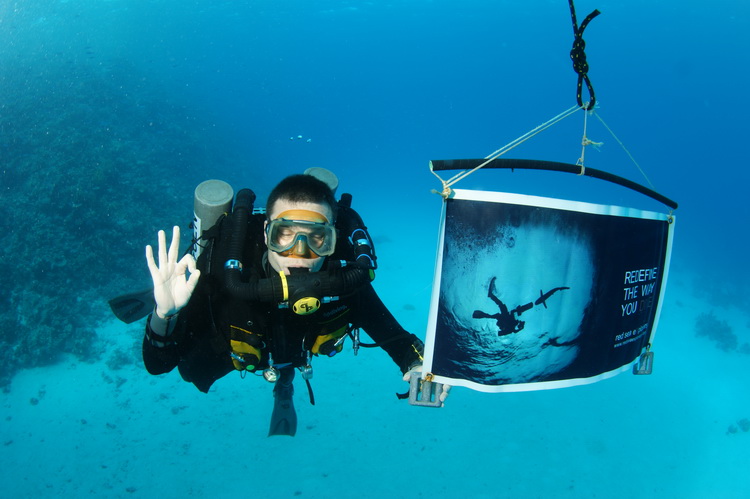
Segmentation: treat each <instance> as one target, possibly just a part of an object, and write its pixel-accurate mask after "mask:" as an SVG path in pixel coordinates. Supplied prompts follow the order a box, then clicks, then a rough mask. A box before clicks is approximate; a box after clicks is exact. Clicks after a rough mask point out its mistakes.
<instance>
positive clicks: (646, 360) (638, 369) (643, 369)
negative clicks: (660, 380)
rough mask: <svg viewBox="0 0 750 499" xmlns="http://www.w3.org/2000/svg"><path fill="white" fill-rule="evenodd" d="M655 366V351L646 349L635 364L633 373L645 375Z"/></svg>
mask: <svg viewBox="0 0 750 499" xmlns="http://www.w3.org/2000/svg"><path fill="white" fill-rule="evenodd" d="M653 367H654V352H650V351H648V350H647V351H646V352H645V353H643V354H642V355H641V357H640V358H639V359H638V362H637V363H636V364H634V365H633V374H638V375H644V374H651V371H652V370H653Z"/></svg>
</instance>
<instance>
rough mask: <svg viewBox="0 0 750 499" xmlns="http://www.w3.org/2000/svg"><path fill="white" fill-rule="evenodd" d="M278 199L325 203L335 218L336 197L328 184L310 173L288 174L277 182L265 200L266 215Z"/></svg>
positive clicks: (268, 214) (268, 215)
mask: <svg viewBox="0 0 750 499" xmlns="http://www.w3.org/2000/svg"><path fill="white" fill-rule="evenodd" d="M279 199H284V200H285V201H291V202H292V203H318V204H327V205H328V206H329V207H330V208H331V213H332V214H333V220H330V222H331V223H333V222H334V220H336V208H337V207H338V205H337V203H336V198H335V197H334V195H333V191H331V188H330V187H328V185H327V184H326V183H325V182H323V181H321V180H318V179H317V178H315V177H313V176H312V175H302V174H297V175H290V176H288V177H286V178H285V179H284V180H282V181H281V182H279V183H278V185H277V186H276V187H274V188H273V190H272V191H271V194H269V195H268V201H267V202H266V216H267V217H270V216H271V211H272V209H273V205H274V204H276V201H278V200H279Z"/></svg>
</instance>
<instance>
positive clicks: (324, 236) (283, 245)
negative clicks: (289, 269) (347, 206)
mask: <svg viewBox="0 0 750 499" xmlns="http://www.w3.org/2000/svg"><path fill="white" fill-rule="evenodd" d="M267 234H268V248H269V249H271V250H272V251H275V252H276V253H284V252H287V251H289V250H292V249H294V248H295V246H297V245H300V244H303V243H304V245H305V246H306V247H307V248H309V249H310V250H311V251H312V252H313V253H315V255H317V256H328V255H330V254H332V253H333V250H334V249H335V247H336V229H335V228H334V227H333V226H331V225H328V224H325V223H319V222H308V221H305V220H286V219H276V220H272V221H271V222H270V223H269V224H268V229H267ZM312 258H315V257H312Z"/></svg>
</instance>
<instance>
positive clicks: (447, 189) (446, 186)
mask: <svg viewBox="0 0 750 499" xmlns="http://www.w3.org/2000/svg"><path fill="white" fill-rule="evenodd" d="M580 109H582V107H581V106H573V107H571V108H570V109H567V110H565V111H563V112H562V113H560V114H558V115H557V116H555V117H554V118H552V119H550V120H548V121H546V122H544V123H542V124H541V125H539V126H538V127H536V128H534V129H533V130H530V131H528V132H526V133H525V134H523V135H521V136H520V137H518V138H517V139H515V140H513V141H511V142H509V143H508V144H506V145H504V146H503V147H501V148H500V149H497V150H496V151H494V152H493V153H491V154H490V155H489V156H485V158H484V159H485V160H486V161H485V162H483V163H482V164H480V165H479V166H477V167H475V168H472V169H471V170H464V171H462V172H460V173H457V174H456V175H454V176H452V177H451V178H449V179H448V180H443V179H442V178H441V177H440V175H438V174H437V173H435V172H434V171H433V170H432V169H430V171H431V172H432V174H433V175H435V176H436V177H437V178H438V180H440V182H441V183H442V184H443V190H442V191H441V192H438V191H436V190H433V191H432V192H434V193H436V194H440V195H441V196H443V198H444V199H448V198H449V197H450V195H451V193H452V192H453V190H452V189H451V186H452V185H454V184H455V183H457V182H458V181H460V180H463V179H464V178H466V177H468V176H469V175H471V174H472V173H474V172H475V171H477V170H479V169H480V168H482V167H483V166H485V165H486V164H487V163H489V162H490V161H492V160H493V159H495V158H499V157H500V156H502V155H503V154H505V153H506V152H508V151H510V150H511V149H513V148H515V147H517V146H519V145H521V144H523V143H524V142H526V141H527V140H529V139H530V138H532V137H534V136H535V135H537V134H539V133H541V132H543V131H544V130H546V129H547V128H549V127H551V126H552V125H555V124H557V123H559V122H560V121H562V120H564V119H565V118H567V117H568V116H570V115H572V114H574V113H575V112H577V111H578V110H580Z"/></svg>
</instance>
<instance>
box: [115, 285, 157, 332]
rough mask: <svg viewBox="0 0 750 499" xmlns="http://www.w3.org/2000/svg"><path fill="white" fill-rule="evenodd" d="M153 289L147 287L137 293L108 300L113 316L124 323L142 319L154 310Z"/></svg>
mask: <svg viewBox="0 0 750 499" xmlns="http://www.w3.org/2000/svg"><path fill="white" fill-rule="evenodd" d="M155 305H156V303H155V302H154V289H153V288H148V289H144V290H143V291H138V292H137V293H128V294H126V295H122V296H118V297H117V298H112V299H111V300H109V306H110V308H111V309H112V312H114V314H115V316H116V317H117V318H118V319H120V320H121V321H122V322H124V323H125V324H130V323H131V322H135V321H137V320H139V319H143V318H144V317H146V316H147V315H148V314H150V313H151V312H152V311H153V310H154V306H155Z"/></svg>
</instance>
